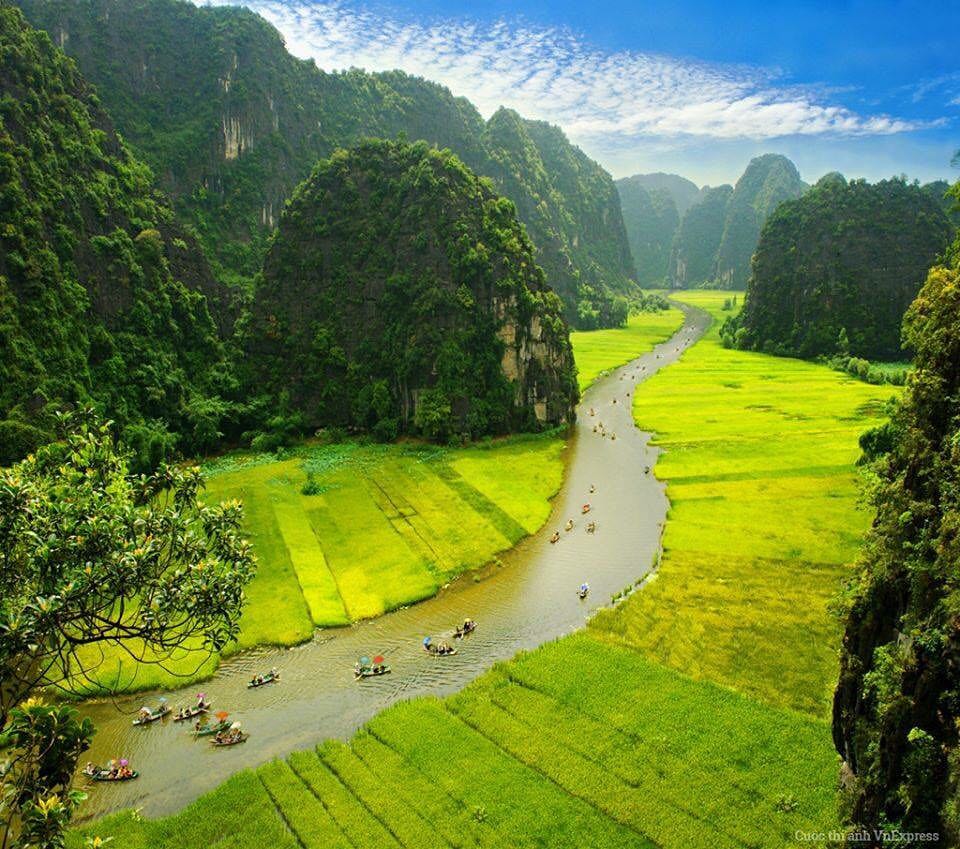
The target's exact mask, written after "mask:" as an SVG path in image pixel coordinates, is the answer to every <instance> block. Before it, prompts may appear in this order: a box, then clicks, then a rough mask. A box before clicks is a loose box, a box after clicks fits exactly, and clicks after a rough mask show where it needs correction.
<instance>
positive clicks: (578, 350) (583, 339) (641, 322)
mask: <svg viewBox="0 0 960 849" xmlns="http://www.w3.org/2000/svg"><path fill="white" fill-rule="evenodd" d="M682 324H683V313H682V312H680V310H678V309H676V308H675V307H671V308H670V309H669V310H665V311H663V312H642V313H637V314H635V315H631V316H630V317H629V318H628V319H627V326H626V327H621V328H614V329H612V330H589V331H582V330H581V331H576V332H574V333H571V334H570V343H571V344H572V345H573V354H574V359H575V360H576V362H577V382H578V383H579V384H580V391H581V392H582V391H583V390H584V389H586V388H587V387H588V386H589V385H590V384H591V383H593V382H594V381H595V380H596V379H597V378H598V377H600V376H601V375H603V374H605V373H606V372H608V371H610V370H611V369H615V368H617V367H618V366H622V365H623V364H624V363H628V362H630V360H632V359H634V358H636V357H638V356H639V355H640V354H643V353H645V352H647V351H649V350H650V349H652V348H654V347H655V346H657V345H659V344H660V343H661V342H666V341H667V339H669V338H670V337H671V336H673V334H674V333H676V332H677V330H679V329H680V326H681V325H682Z"/></svg>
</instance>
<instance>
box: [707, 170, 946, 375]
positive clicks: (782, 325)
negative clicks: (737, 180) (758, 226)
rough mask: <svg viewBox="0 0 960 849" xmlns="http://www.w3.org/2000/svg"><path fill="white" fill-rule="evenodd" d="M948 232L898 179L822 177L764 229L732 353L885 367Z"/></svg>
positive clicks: (928, 201) (922, 196)
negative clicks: (851, 359)
mask: <svg viewBox="0 0 960 849" xmlns="http://www.w3.org/2000/svg"><path fill="white" fill-rule="evenodd" d="M951 232H952V227H951V225H950V222H949V220H948V219H947V217H946V215H945V213H944V211H943V205H942V203H941V202H939V201H936V200H934V199H933V198H932V197H931V196H930V194H929V193H928V192H925V191H924V190H923V189H921V187H920V186H918V185H911V184H908V183H906V182H905V181H904V180H901V179H894V180H884V181H881V182H879V183H874V184H870V183H867V182H865V181H863V180H852V181H850V182H849V183H848V182H846V181H845V180H844V179H843V177H841V176H840V175H828V176H827V177H825V178H823V179H822V180H820V182H819V183H817V185H816V186H815V187H814V188H813V189H811V190H810V191H809V192H807V193H806V194H805V195H804V196H803V197H801V198H799V199H797V200H795V201H791V202H788V203H785V204H783V205H782V206H781V207H780V208H779V209H778V210H777V212H776V213H775V214H774V215H773V216H772V217H771V219H770V220H769V221H768V222H767V224H766V226H765V227H764V230H763V235H762V236H761V238H760V244H759V246H758V248H757V253H756V256H755V258H754V265H753V277H752V278H751V281H750V286H749V289H748V290H747V297H746V302H745V304H744V310H743V314H742V316H741V319H742V322H741V324H740V325H739V326H740V327H741V328H742V332H739V333H738V332H737V327H736V326H735V325H730V326H729V327H728V328H727V330H726V333H727V334H728V335H730V334H736V340H735V341H736V343H737V344H738V345H739V346H740V347H744V348H749V349H753V350H763V351H767V352H769V353H779V354H786V355H796V356H800V357H806V358H810V357H816V356H820V355H826V356H830V355H833V354H841V355H851V354H852V355H854V356H857V357H862V358H867V359H871V360H872V359H879V360H894V359H897V358H898V355H899V354H900V352H901V347H900V324H901V321H902V319H903V314H904V312H905V311H906V309H907V307H908V306H909V304H910V302H911V301H912V300H913V298H914V297H915V296H916V294H917V291H918V290H919V288H920V284H921V283H922V281H923V278H924V276H925V274H926V272H927V269H928V268H929V267H930V265H931V264H932V263H933V262H934V260H935V259H936V257H937V255H938V254H940V253H941V252H942V251H943V250H944V248H945V247H946V245H947V242H948V240H949V238H950V234H951Z"/></svg>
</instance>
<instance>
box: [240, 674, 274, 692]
mask: <svg viewBox="0 0 960 849" xmlns="http://www.w3.org/2000/svg"><path fill="white" fill-rule="evenodd" d="M279 680H280V673H279V672H268V673H267V674H266V675H264V676H263V677H262V678H259V679H257V678H254V679H253V680H252V681H248V682H247V689H248V690H249V689H252V688H254V687H263V686H265V685H267V684H272V683H273V682H274V681H279Z"/></svg>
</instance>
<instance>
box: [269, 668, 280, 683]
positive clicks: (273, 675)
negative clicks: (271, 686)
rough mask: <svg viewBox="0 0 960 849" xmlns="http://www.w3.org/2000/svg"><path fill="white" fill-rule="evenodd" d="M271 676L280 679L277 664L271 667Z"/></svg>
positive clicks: (275, 679)
mask: <svg viewBox="0 0 960 849" xmlns="http://www.w3.org/2000/svg"><path fill="white" fill-rule="evenodd" d="M270 677H271V678H273V680H274V681H279V680H280V670H279V669H277V667H276V666H271V667H270Z"/></svg>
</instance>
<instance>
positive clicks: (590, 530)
mask: <svg viewBox="0 0 960 849" xmlns="http://www.w3.org/2000/svg"><path fill="white" fill-rule="evenodd" d="M596 529H597V523H596V522H590V523H589V524H588V525H587V533H588V534H592V533H593V532H594V531H595V530H596Z"/></svg>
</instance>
